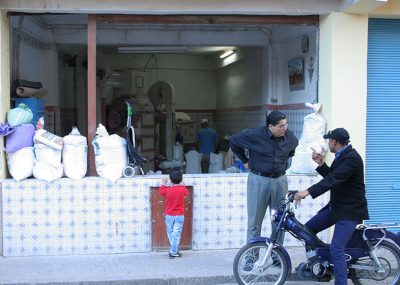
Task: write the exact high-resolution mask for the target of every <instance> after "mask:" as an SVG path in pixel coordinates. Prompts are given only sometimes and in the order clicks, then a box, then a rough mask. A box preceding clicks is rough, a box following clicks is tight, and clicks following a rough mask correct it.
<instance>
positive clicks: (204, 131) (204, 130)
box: [196, 119, 217, 173]
mask: <svg viewBox="0 0 400 285" xmlns="http://www.w3.org/2000/svg"><path fill="white" fill-rule="evenodd" d="M200 126H201V129H200V130H199V131H198V132H197V134H196V144H197V145H198V147H199V149H200V153H201V154H202V157H201V172H202V173H208V167H209V166H210V155H211V153H215V150H216V146H217V133H216V132H215V131H214V130H213V129H211V128H210V126H209V124H208V120H207V119H202V120H201V123H200Z"/></svg>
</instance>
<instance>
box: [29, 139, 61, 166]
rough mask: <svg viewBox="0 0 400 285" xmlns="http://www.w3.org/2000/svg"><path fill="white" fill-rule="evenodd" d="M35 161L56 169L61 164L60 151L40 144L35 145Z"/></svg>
mask: <svg viewBox="0 0 400 285" xmlns="http://www.w3.org/2000/svg"><path fill="white" fill-rule="evenodd" d="M34 147H35V156H36V160H37V161H39V162H43V163H48V164H50V165H52V166H54V167H56V168H58V167H59V166H60V164H61V150H58V149H54V148H52V147H49V146H47V145H45V144H42V143H35V145H34Z"/></svg>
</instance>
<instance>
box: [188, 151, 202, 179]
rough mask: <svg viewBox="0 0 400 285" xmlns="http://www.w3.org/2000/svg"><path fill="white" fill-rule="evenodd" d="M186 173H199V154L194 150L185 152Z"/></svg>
mask: <svg viewBox="0 0 400 285" xmlns="http://www.w3.org/2000/svg"><path fill="white" fill-rule="evenodd" d="M185 158H186V171H185V173H186V174H197V173H201V154H200V153H198V152H197V151H195V150H190V151H188V152H187V153H186V154H185Z"/></svg>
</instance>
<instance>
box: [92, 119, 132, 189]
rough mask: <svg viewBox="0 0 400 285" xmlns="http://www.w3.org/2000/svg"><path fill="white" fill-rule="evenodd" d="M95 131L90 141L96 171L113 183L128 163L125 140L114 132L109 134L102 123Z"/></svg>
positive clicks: (120, 175)
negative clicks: (94, 135)
mask: <svg viewBox="0 0 400 285" xmlns="http://www.w3.org/2000/svg"><path fill="white" fill-rule="evenodd" d="M96 133H97V135H96V137H95V138H94V139H93V142H92V144H93V150H94V155H95V157H94V158H95V162H96V172H97V174H98V175H99V176H100V177H103V178H106V179H108V180H110V181H111V182H112V183H115V182H116V181H117V180H118V179H119V178H121V177H122V173H123V170H124V168H125V166H126V165H127V164H128V156H127V151H126V140H125V139H124V138H121V137H120V136H118V135H115V134H114V135H109V134H108V132H107V130H106V129H105V128H104V126H103V125H102V124H99V127H98V128H97V131H96Z"/></svg>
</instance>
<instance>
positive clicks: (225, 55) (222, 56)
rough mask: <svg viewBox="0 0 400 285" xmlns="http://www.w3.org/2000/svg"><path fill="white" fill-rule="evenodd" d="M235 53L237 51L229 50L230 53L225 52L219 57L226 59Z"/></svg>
mask: <svg viewBox="0 0 400 285" xmlns="http://www.w3.org/2000/svg"><path fill="white" fill-rule="evenodd" d="M235 52H236V51H235V50H233V49H231V50H228V51H226V52H224V53H223V54H221V55H220V56H219V57H220V58H226V57H228V56H230V55H232V54H234V53H235Z"/></svg>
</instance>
